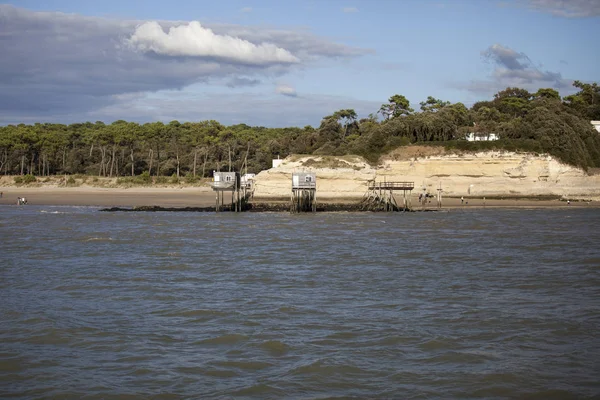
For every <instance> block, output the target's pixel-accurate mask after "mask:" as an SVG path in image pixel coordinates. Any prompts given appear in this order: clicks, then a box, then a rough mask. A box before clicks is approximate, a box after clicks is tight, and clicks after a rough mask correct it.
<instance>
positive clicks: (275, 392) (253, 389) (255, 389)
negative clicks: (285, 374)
mask: <svg viewBox="0 0 600 400" xmlns="http://www.w3.org/2000/svg"><path fill="white" fill-rule="evenodd" d="M285 394H286V393H285V392H283V391H282V390H280V389H277V388H274V387H272V386H269V385H266V384H264V383H259V384H257V385H252V386H249V387H246V388H243V389H240V390H237V391H235V392H233V393H231V395H232V396H234V397H235V396H252V397H258V398H260V397H267V395H268V396H282V397H283V396H284V395H285Z"/></svg>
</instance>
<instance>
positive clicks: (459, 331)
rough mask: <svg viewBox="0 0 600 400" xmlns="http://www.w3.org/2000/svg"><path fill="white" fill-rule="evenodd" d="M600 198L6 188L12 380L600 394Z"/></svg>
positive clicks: (181, 392) (175, 391) (6, 347)
mask: <svg viewBox="0 0 600 400" xmlns="http://www.w3.org/2000/svg"><path fill="white" fill-rule="evenodd" d="M599 225H600V210H586V209H572V210H571V209H560V210H479V211H475V210H473V211H469V212H461V211H460V210H456V211H451V212H448V213H405V214H383V213H376V214H371V213H339V214H336V213H331V214H316V215H289V214H285V213H264V214H256V213H252V214H237V215H235V214H226V213H223V214H218V215H217V214H212V213H198V214H193V213H182V214H178V213H147V214H146V213H100V212H98V211H97V209H95V208H86V207H35V206H30V207H25V208H23V207H21V208H17V207H15V206H8V207H2V208H0V259H1V263H0V302H1V304H2V307H0V317H1V322H2V323H1V324H0V397H21V398H48V397H57V398H80V397H85V398H114V397H122V396H123V397H129V398H140V399H145V398H203V399H205V398H222V397H224V398H230V397H235V398H282V397H285V398H317V397H318V398H326V397H338V396H355V397H358V398H365V397H368V398H423V397H425V398H428V397H436V398H440V397H441V398H444V397H448V398H449V397H459V398H470V397H476V398H494V397H495V398H507V397H519V396H529V395H530V396H533V397H534V398H540V399H546V398H582V397H588V396H598V395H600V383H599V380H598V376H600V364H599V363H598V360H600V337H599V334H598V330H599V328H600V314H599V311H598V310H600V251H599V250H598V248H600V247H599V246H598V243H599V239H600V234H599V233H598V228H597V227H598V226H599Z"/></svg>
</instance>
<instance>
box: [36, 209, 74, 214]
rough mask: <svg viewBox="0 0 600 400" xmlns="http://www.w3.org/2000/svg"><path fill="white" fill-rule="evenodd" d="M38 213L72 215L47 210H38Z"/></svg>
mask: <svg viewBox="0 0 600 400" xmlns="http://www.w3.org/2000/svg"><path fill="white" fill-rule="evenodd" d="M40 213H42V214H72V213H68V212H65V211H47V210H40Z"/></svg>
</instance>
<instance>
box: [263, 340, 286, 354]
mask: <svg viewBox="0 0 600 400" xmlns="http://www.w3.org/2000/svg"><path fill="white" fill-rule="evenodd" d="M260 347H261V348H262V349H263V350H265V351H267V352H268V353H270V354H271V355H274V356H281V355H283V354H285V353H287V352H288V351H289V349H290V347H289V346H288V345H287V344H285V343H283V342H280V341H279V340H267V341H266V342H263V343H261V344H260Z"/></svg>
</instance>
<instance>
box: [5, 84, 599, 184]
mask: <svg viewBox="0 0 600 400" xmlns="http://www.w3.org/2000/svg"><path fill="white" fill-rule="evenodd" d="M574 86H575V87H576V88H577V89H578V90H579V91H578V92H577V93H575V94H573V95H570V96H566V97H564V98H561V96H560V95H559V93H558V92H557V91H556V90H554V89H539V90H538V91H537V92H535V93H530V92H528V91H527V90H525V89H520V88H507V89H505V90H502V91H500V92H498V93H496V94H495V95H494V97H493V99H491V100H489V101H480V102H477V103H475V104H474V105H473V106H472V107H471V108H467V107H466V106H465V105H464V104H462V103H450V102H448V101H442V100H440V99H436V98H434V97H431V96H429V97H428V98H427V99H426V100H425V101H423V102H421V103H420V104H419V106H420V109H419V110H417V111H415V110H414V109H413V108H412V107H411V104H410V102H409V101H408V100H407V99H406V97H404V96H402V95H399V94H396V95H393V96H391V97H390V98H389V99H388V102H387V103H385V104H383V105H382V106H381V108H380V109H379V110H378V111H377V112H376V113H373V114H370V115H369V116H368V117H367V118H363V119H360V120H359V119H358V117H357V114H356V112H355V111H354V110H352V109H343V110H339V111H336V112H334V113H333V114H331V115H328V116H325V117H324V118H323V119H322V121H321V124H320V126H319V127H318V128H313V127H311V126H306V127H304V128H298V127H289V128H265V127H251V126H248V125H245V124H238V125H231V126H225V125H222V124H220V123H219V122H217V121H214V120H210V121H202V122H185V123H180V122H178V121H171V122H169V123H167V124H165V123H162V122H151V123H145V124H138V123H135V122H127V121H123V120H119V121H115V122H113V123H111V124H105V123H103V122H99V121H98V122H95V123H92V122H85V123H74V124H70V125H63V124H51V123H36V124H33V125H25V124H19V125H8V126H3V127H0V174H3V175H25V174H31V175H37V176H46V175H57V174H87V175H97V176H103V177H123V176H138V175H142V174H143V175H144V176H157V177H158V176H175V177H177V178H180V177H183V176H185V177H187V178H194V179H195V178H201V177H207V176H210V175H211V173H212V171H213V170H219V171H225V170H228V171H239V170H247V171H249V172H259V171H260V170H263V169H267V168H269V167H270V166H271V160H272V159H273V158H275V157H278V156H279V157H282V158H283V157H286V156H288V155H289V154H314V155H346V154H356V155H361V156H363V157H365V158H366V159H367V160H370V161H372V162H376V161H377V160H378V158H379V157H380V156H381V155H382V154H385V153H386V152H388V151H390V150H393V149H395V148H397V147H399V146H403V145H408V144H411V143H421V144H430V145H443V146H446V147H449V148H458V149H463V150H481V149H506V150H521V151H529V152H536V153H549V154H552V155H554V156H556V157H558V158H559V159H561V160H562V161H564V162H566V163H569V164H572V165H576V166H579V167H582V168H584V169H587V168H590V167H600V134H598V132H596V131H595V129H594V128H593V127H592V125H591V124H590V120H600V87H599V86H598V85H597V84H596V83H592V84H588V83H582V82H579V81H575V82H574ZM469 133H474V134H475V135H487V134H489V133H496V134H497V135H498V136H499V137H500V140H497V141H493V142H467V141H466V140H464V138H465V136H466V135H467V134H469Z"/></svg>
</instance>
